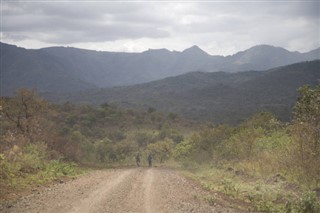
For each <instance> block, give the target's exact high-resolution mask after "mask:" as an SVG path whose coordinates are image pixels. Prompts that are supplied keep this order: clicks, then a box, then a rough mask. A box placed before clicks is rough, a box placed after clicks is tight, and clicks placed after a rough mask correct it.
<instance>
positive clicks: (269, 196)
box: [179, 165, 320, 213]
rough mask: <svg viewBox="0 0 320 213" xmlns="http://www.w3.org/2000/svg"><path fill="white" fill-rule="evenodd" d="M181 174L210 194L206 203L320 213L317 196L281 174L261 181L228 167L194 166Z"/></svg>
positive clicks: (262, 178)
mask: <svg viewBox="0 0 320 213" xmlns="http://www.w3.org/2000/svg"><path fill="white" fill-rule="evenodd" d="M179 170H180V173H181V174H183V175H184V176H186V177H187V178H190V179H192V180H193V181H195V182H196V183H198V184H199V185H200V186H201V187H202V188H203V189H205V190H207V191H208V192H210V196H208V197H205V198H203V199H205V200H207V201H208V202H209V204H210V205H216V204H220V205H224V206H227V207H231V208H234V209H238V210H240V211H249V212H250V211H255V212H256V211H259V212H288V213H289V212H292V213H293V212H308V213H309V212H310V213H316V212H320V199H319V197H317V195H316V192H314V191H307V190H304V189H303V187H301V186H299V185H297V184H295V183H291V182H289V181H287V180H286V178H285V177H283V176H282V175H280V174H276V175H274V176H271V177H259V176H254V175H251V174H247V173H245V172H244V171H242V170H237V169H236V168H233V167H228V166H221V167H217V166H210V165H202V166H193V168H188V169H181V168H180V169H179Z"/></svg>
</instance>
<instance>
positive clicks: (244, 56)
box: [0, 43, 320, 96]
mask: <svg viewBox="0 0 320 213" xmlns="http://www.w3.org/2000/svg"><path fill="white" fill-rule="evenodd" d="M0 48H1V55H0V60H1V91H0V92H1V95H2V96H5V95H12V94H13V93H14V91H15V90H16V89H18V88H21V87H24V88H36V89H37V90H38V91H40V92H60V93H64V92H77V91H85V90H88V89H97V88H106V87H109V88H110V87H114V86H128V85H134V84H139V83H145V82H150V81H155V80H160V79H163V78H166V77H170V76H177V75H181V74H185V73H189V72H194V71H203V72H218V71H224V72H228V73H234V72H240V71H248V70H256V71H259V70H267V69H271V68H274V67H278V66H283V65H288V64H292V63H296V62H302V61H308V60H314V59H320V48H318V49H315V50H313V51H310V52H307V53H299V52H290V51H288V50H286V49H283V48H280V47H273V46H269V45H259V46H254V47H252V48H250V49H248V50H245V51H242V52H238V53H236V54H234V55H231V56H212V55H209V54H207V53H206V52H204V51H203V50H201V49H200V48H199V47H197V46H192V47H190V48H188V49H185V50H184V51H182V52H178V51H169V50H167V49H155V50H148V51H145V52H142V53H123V52H99V51H92V50H84V49H77V48H71V47H49V48H42V49H24V48H20V47H17V46H14V45H10V44H5V43H0ZM257 75H258V74H257Z"/></svg>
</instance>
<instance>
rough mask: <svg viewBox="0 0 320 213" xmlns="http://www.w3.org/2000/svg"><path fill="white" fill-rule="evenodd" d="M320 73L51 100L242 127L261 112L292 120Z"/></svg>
mask: <svg viewBox="0 0 320 213" xmlns="http://www.w3.org/2000/svg"><path fill="white" fill-rule="evenodd" d="M319 68H320V60H315V61H311V62H301V63H297V64H292V65H287V66H283V67H279V68H275V69H271V70H267V71H264V72H259V71H248V72H238V73H225V72H213V73H205V72H191V73H187V74H183V75H180V76H176V77H168V78H166V79H163V80H159V81H154V82H149V83H144V84H140V85H134V86H126V87H116V88H110V89H95V90H91V91H84V92H79V93H73V94H64V95H59V96H56V95H52V94H51V95H49V94H47V97H48V98H49V99H51V100H52V101H54V102H59V101H60V102H61V103H63V102H66V101H70V102H73V103H86V104H88V103H90V104H92V103H93V104H102V103H106V102H107V103H115V104H116V105H119V106H122V107H132V108H144V109H148V108H156V109H157V110H159V111H162V112H166V113H169V112H174V113H178V114H180V115H184V116H186V117H188V118H191V119H197V120H208V121H213V122H214V123H239V122H240V121H243V120H244V119H246V118H248V116H250V115H252V114H253V113H255V112H258V111H271V112H273V113H275V114H276V115H277V116H278V117H279V118H281V119H282V120H289V118H290V116H291V111H292V107H293V105H294V103H295V102H296V97H297V94H298V92H297V89H298V88H299V87H301V86H303V85H305V84H309V85H311V86H314V85H317V84H319V82H320V69H319Z"/></svg>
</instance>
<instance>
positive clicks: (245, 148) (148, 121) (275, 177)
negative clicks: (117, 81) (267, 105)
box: [0, 85, 320, 212]
mask: <svg viewBox="0 0 320 213" xmlns="http://www.w3.org/2000/svg"><path fill="white" fill-rule="evenodd" d="M299 92H300V96H299V98H298V100H297V103H296V105H295V107H294V119H293V120H292V121H291V123H283V122H281V121H279V120H278V119H277V118H276V117H275V116H274V115H273V114H271V113H269V112H261V113H257V114H255V115H253V116H252V117H250V118H248V119H247V120H245V121H244V122H242V123H240V124H239V125H237V126H229V125H218V126H214V125H213V124H208V123H207V124H199V123H195V122H192V121H188V120H184V119H183V118H181V116H177V115H176V114H173V113H169V114H167V115H165V114H162V113H160V112H158V111H157V110H155V109H151V108H149V109H148V110H147V111H145V112H143V111H136V110H132V109H120V108H118V107H116V106H113V105H110V104H102V105H101V106H99V107H93V106H87V105H73V104H71V103H65V104H63V105H50V104H48V103H47V102H46V101H44V100H43V99H41V98H40V97H38V96H37V95H36V93H35V92H34V91H28V90H21V91H19V92H18V94H17V96H16V97H14V98H2V99H1V117H0V119H1V122H0V124H1V144H0V165H1V171H0V177H1V182H0V184H1V185H0V186H1V188H4V189H5V190H3V192H5V193H6V192H7V191H10V190H15V189H19V188H24V187H28V186H30V185H34V184H42V183H46V182H49V181H52V180H59V178H61V177H63V176H75V175H79V174H81V173H82V172H83V169H80V167H79V166H78V165H81V166H94V167H111V166H112V167H114V166H135V156H136V155H137V154H138V153H139V154H140V156H141V163H142V166H146V165H147V156H148V155H149V154H152V155H153V159H154V165H155V166H160V165H164V166H173V165H174V167H178V168H180V169H182V170H183V173H184V174H185V175H187V176H189V177H190V178H193V179H194V180H196V181H198V182H199V183H200V184H201V185H202V186H203V188H204V189H206V190H208V191H209V192H210V196H208V197H206V198H203V199H205V200H206V201H207V202H209V204H210V205H216V204H217V203H219V202H221V199H222V197H223V196H228V197H229V198H228V199H232V200H233V201H234V202H232V203H234V206H233V207H236V208H240V209H246V210H252V211H263V212H317V211H319V205H320V204H319V188H320V167H319V165H320V144H319V143H320V140H319V138H320V111H319V110H320V108H319V106H320V86H319V85H318V86H317V87H315V88H311V87H308V86H306V87H303V88H301V89H300V90H299Z"/></svg>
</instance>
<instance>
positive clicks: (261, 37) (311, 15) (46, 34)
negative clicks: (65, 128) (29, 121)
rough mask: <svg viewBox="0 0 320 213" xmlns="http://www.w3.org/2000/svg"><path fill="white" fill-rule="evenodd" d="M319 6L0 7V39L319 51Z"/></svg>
mask: <svg viewBox="0 0 320 213" xmlns="http://www.w3.org/2000/svg"><path fill="white" fill-rule="evenodd" d="M319 10H320V3H319V2H318V1H307V2H296V1H295V2H289V1H285V2H284V1H281V2H278V1H271V2H267V1H262V2H257V1H254V2H250V1H249V2H244V1H231V2H230V1H229V2H226V1H215V2H177V1H175V2H160V1H157V2H121V1H120V2H116V1H113V2H110V1H108V2H105V1H93V2H89V1H80V2H72V1H45V2H44V1H39V2H35V1H32V2H28V1H15V2H2V8H1V15H2V26H1V40H2V41H3V42H8V43H12V44H17V45H19V46H23V47H26V48H39V47H45V46H54V45H63V46H75V47H80V48H87V49H96V50H106V51H138V52H140V51H144V50H146V49H148V48H168V49H170V50H183V49H185V48H187V47H189V46H192V45H194V44H196V45H199V46H200V47H201V48H203V49H204V50H205V51H207V52H209V53H210V54H223V55H227V54H232V53H235V52H236V51H239V50H243V49H246V48H249V47H251V46H254V45H257V44H271V45H275V46H282V47H284V48H287V49H289V50H297V51H301V52H304V51H308V50H311V49H314V48H317V47H319V46H320V41H319V38H320V27H319V26H320V11H319Z"/></svg>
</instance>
